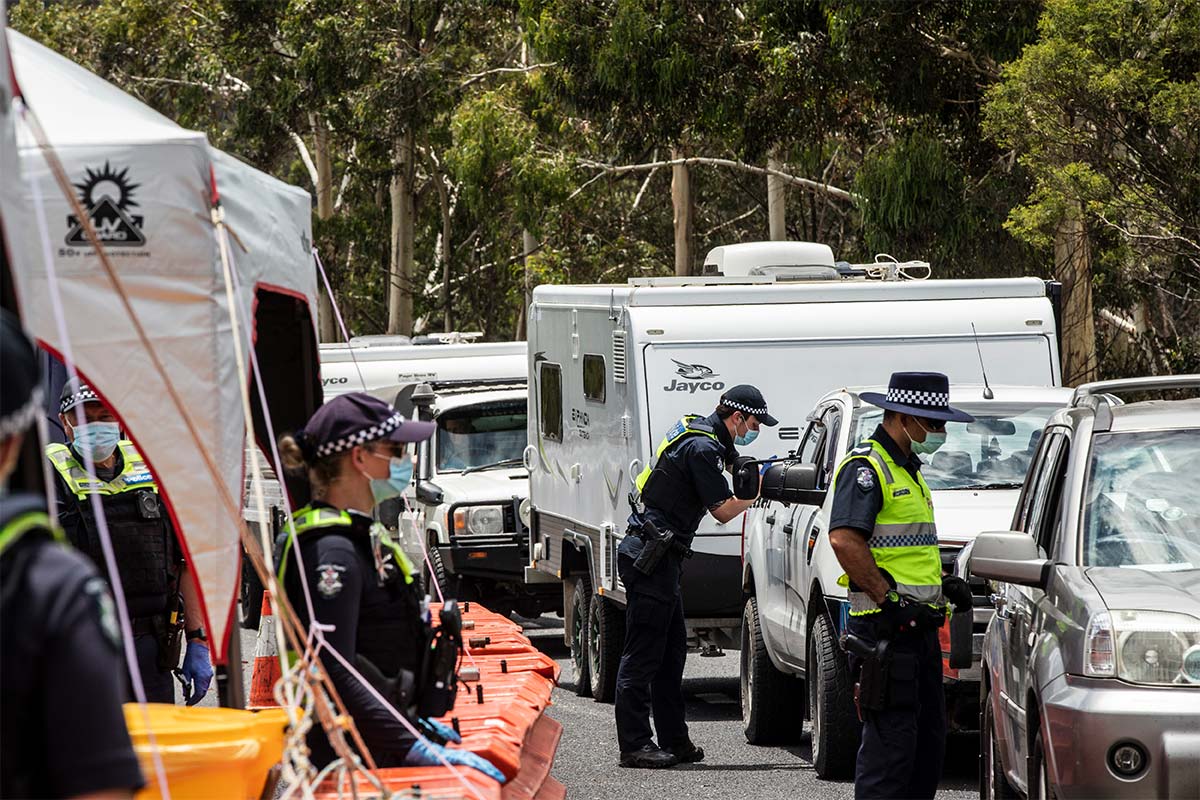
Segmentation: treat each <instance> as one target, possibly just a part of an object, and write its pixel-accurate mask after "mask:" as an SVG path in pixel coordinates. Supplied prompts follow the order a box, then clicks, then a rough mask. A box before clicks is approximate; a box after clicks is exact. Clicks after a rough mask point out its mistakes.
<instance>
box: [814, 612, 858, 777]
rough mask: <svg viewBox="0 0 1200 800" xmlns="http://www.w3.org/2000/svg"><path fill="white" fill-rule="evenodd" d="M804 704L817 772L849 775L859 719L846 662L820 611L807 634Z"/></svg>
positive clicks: (830, 626)
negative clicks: (808, 718)
mask: <svg viewBox="0 0 1200 800" xmlns="http://www.w3.org/2000/svg"><path fill="white" fill-rule="evenodd" d="M808 707H809V710H810V712H811V714H812V759H813V767H814V768H815V769H816V771H817V775H818V776H819V777H821V778H823V779H824V780H831V779H838V778H848V777H850V776H852V775H853V774H854V762H855V760H856V757H857V755H858V742H859V734H860V730H861V728H862V723H860V722H859V721H858V714H857V713H856V712H855V710H854V687H853V684H852V683H851V681H850V665H849V664H848V663H847V661H846V654H845V653H843V652H842V651H841V648H839V647H838V646H837V643H836V642H835V641H834V639H833V623H831V622H830V621H829V618H828V617H827V616H825V615H824V614H821V615H819V616H818V617H817V621H816V623H815V624H814V625H813V630H812V636H810V637H809V651H808Z"/></svg>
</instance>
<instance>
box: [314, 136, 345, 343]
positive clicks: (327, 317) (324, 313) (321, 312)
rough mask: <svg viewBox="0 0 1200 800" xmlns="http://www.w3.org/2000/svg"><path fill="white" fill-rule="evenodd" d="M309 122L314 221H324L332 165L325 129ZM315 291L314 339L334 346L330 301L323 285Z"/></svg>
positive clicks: (328, 214) (330, 195) (329, 199)
mask: <svg viewBox="0 0 1200 800" xmlns="http://www.w3.org/2000/svg"><path fill="white" fill-rule="evenodd" d="M312 120H313V155H314V162H315V166H316V168H317V186H316V189H317V219H319V220H327V219H329V218H330V217H332V216H333V163H332V158H331V157H330V153H329V128H328V126H326V124H325V120H324V119H323V118H321V117H319V116H314V117H313V118H312ZM328 277H329V276H328V273H327V274H326V278H328ZM317 287H318V288H317V297H318V300H317V335H318V336H319V337H320V340H321V341H322V342H336V341H338V339H339V337H338V331H337V320H336V319H335V318H334V313H333V298H331V297H330V296H329V293H328V292H327V291H325V283H324V281H321V282H319V283H318V284H317ZM330 288H332V281H331V282H330Z"/></svg>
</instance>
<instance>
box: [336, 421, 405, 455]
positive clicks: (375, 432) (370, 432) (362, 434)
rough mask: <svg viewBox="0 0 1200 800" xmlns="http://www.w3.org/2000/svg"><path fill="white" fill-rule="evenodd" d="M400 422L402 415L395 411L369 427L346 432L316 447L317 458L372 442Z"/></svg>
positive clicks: (398, 425)
mask: <svg viewBox="0 0 1200 800" xmlns="http://www.w3.org/2000/svg"><path fill="white" fill-rule="evenodd" d="M402 422H404V417H403V416H401V415H400V412H396V413H395V414H392V416H390V417H389V418H387V419H385V420H384V421H383V422H377V423H375V424H374V425H371V426H370V427H367V428H363V429H362V430H360V431H355V432H354V433H350V434H347V435H345V436H343V437H342V438H341V439H336V440H334V441H332V442H325V444H322V445H319V446H318V447H317V458H325V457H326V456H332V455H337V454H338V453H341V452H343V451H346V450H349V449H350V448H351V447H355V446H357V445H360V444H366V443H367V442H373V441H375V440H376V439H382V438H383V437H385V436H387V435H388V434H389V433H391V432H392V431H394V430H396V428H399V427H400V423H402Z"/></svg>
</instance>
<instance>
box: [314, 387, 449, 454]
mask: <svg viewBox="0 0 1200 800" xmlns="http://www.w3.org/2000/svg"><path fill="white" fill-rule="evenodd" d="M436 427H437V426H436V425H435V424H434V423H432V422H415V421H412V420H406V419H405V418H404V416H403V415H402V414H401V413H400V412H399V411H397V410H396V409H394V408H392V407H391V406H389V405H388V404H387V403H385V402H383V401H382V400H380V399H379V398H377V397H372V396H371V395H369V394H364V393H363V392H350V393H348V394H342V395H338V396H337V397H335V398H333V399H332V400H330V401H329V402H328V403H326V404H325V405H323V406H321V407H320V408H319V409H317V413H315V414H313V415H312V418H310V419H309V420H308V422H307V423H305V425H304V427H303V428H302V429H301V430H299V431H297V432H296V442H297V443H298V444H299V445H300V449H301V450H302V451H303V453H304V457H305V459H307V460H309V461H310V462H311V461H312V460H315V459H319V458H326V457H328V456H333V455H337V454H338V453H343V452H345V451H347V450H349V449H350V448H352V447H355V446H356V445H360V444H369V443H371V442H377V441H381V440H382V441H388V442H423V441H425V440H426V439H428V438H429V437H430V436H432V435H433V431H434V429H435V428H436Z"/></svg>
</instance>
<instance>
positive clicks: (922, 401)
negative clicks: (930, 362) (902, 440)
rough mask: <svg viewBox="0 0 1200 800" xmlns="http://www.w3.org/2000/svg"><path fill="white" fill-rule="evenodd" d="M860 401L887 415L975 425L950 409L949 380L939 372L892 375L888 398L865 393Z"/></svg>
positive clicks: (961, 411)
mask: <svg viewBox="0 0 1200 800" xmlns="http://www.w3.org/2000/svg"><path fill="white" fill-rule="evenodd" d="M859 397H861V398H862V399H863V400H865V401H867V402H868V403H870V404H871V405H873V406H879V407H880V408H882V409H884V410H885V411H897V412H899V413H901V414H908V415H910V416H914V417H924V418H925V419H941V420H945V421H946V422H974V421H975V418H974V417H973V416H971V415H970V414H968V413H967V412H965V411H963V410H962V409H958V408H954V407H952V406H951V405H950V379H949V378H947V377H946V376H945V375H943V374H942V373H940V372H893V373H892V379H891V380H890V381H888V390H887V394H880V393H879V392H863V393H862V394H860V395H859Z"/></svg>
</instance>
